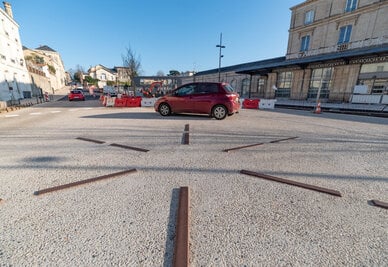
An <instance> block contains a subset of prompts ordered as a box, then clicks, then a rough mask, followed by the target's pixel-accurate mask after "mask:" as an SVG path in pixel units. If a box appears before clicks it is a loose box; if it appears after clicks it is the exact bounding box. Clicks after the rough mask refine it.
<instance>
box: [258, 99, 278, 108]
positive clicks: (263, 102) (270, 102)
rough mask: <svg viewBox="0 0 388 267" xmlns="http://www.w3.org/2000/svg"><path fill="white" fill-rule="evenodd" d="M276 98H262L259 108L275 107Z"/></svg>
mask: <svg viewBox="0 0 388 267" xmlns="http://www.w3.org/2000/svg"><path fill="white" fill-rule="evenodd" d="M275 102H276V99H260V103H259V109H274V108H275Z"/></svg>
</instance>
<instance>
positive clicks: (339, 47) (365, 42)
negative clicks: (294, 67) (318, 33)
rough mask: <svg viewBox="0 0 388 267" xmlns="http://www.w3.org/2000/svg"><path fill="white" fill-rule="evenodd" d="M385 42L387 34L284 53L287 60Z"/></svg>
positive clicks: (387, 41)
mask: <svg viewBox="0 0 388 267" xmlns="http://www.w3.org/2000/svg"><path fill="white" fill-rule="evenodd" d="M386 43H388V36H382V37H378V38H371V39H365V40H361V41H355V42H350V43H344V44H339V45H337V44H336V45H333V46H329V47H324V48H318V49H311V50H308V51H304V52H299V51H298V52H296V53H290V54H288V55H286V59H287V60H288V59H298V58H302V57H309V56H317V55H321V54H331V53H337V52H342V51H346V50H351V49H357V48H363V47H370V46H378V45H382V44H386Z"/></svg>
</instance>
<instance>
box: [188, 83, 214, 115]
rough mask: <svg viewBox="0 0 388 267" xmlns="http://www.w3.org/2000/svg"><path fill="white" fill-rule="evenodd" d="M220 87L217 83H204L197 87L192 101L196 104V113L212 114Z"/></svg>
mask: <svg viewBox="0 0 388 267" xmlns="http://www.w3.org/2000/svg"><path fill="white" fill-rule="evenodd" d="M218 91H219V87H218V84H217V83H202V84H199V85H198V86H197V87H196V91H195V94H194V95H193V96H192V99H191V101H193V102H194V110H195V112H196V113H203V114H210V112H211V109H212V107H213V105H214V103H215V102H216V98H217V95H218Z"/></svg>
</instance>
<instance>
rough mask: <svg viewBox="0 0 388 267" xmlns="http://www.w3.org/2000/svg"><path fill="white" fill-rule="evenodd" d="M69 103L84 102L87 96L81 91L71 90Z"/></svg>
mask: <svg viewBox="0 0 388 267" xmlns="http://www.w3.org/2000/svg"><path fill="white" fill-rule="evenodd" d="M68 98H69V101H73V100H82V101H85V95H84V93H83V92H82V91H81V90H71V91H70V93H69V95H68Z"/></svg>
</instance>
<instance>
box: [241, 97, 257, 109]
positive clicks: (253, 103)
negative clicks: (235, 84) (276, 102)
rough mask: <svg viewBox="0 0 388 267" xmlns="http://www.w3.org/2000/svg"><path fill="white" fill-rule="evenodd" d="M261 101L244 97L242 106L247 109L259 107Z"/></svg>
mask: <svg viewBox="0 0 388 267" xmlns="http://www.w3.org/2000/svg"><path fill="white" fill-rule="evenodd" d="M259 102H260V99H244V101H243V104H242V106H243V108H247V109H258V108H259Z"/></svg>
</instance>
